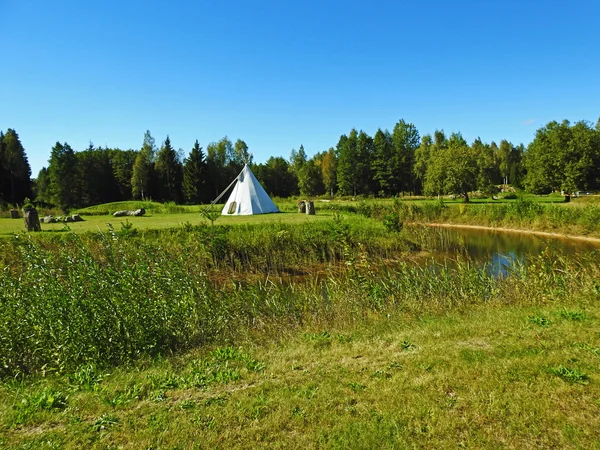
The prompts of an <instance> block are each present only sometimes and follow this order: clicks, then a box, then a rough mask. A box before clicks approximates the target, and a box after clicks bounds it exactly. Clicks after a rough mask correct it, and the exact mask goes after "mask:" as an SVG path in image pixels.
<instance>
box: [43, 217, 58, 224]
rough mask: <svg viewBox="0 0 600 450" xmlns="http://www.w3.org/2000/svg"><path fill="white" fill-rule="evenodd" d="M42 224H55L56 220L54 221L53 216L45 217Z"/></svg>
mask: <svg viewBox="0 0 600 450" xmlns="http://www.w3.org/2000/svg"><path fill="white" fill-rule="evenodd" d="M42 222H44V223H54V222H56V220H55V219H54V217H53V216H46V217H44V218H43V219H42Z"/></svg>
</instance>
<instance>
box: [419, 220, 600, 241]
mask: <svg viewBox="0 0 600 450" xmlns="http://www.w3.org/2000/svg"><path fill="white" fill-rule="evenodd" d="M410 225H423V226H427V227H439V228H462V229H470V230H486V231H499V232H502V233H520V234H532V235H535V236H544V237H550V238H555V239H573V240H579V241H585V242H590V243H595V244H600V238H598V237H594V236H582V235H574V234H563V233H553V232H550V231H537V230H528V229H523V228H506V227H490V226H485V225H467V224H459V223H433V222H429V223H427V222H412V223H410Z"/></svg>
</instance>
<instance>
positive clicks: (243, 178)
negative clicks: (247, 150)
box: [221, 164, 279, 216]
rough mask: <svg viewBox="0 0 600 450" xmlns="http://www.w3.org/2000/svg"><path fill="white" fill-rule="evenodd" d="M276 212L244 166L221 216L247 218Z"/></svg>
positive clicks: (252, 175)
mask: <svg viewBox="0 0 600 450" xmlns="http://www.w3.org/2000/svg"><path fill="white" fill-rule="evenodd" d="M276 212H279V210H278V209H277V206H275V203H273V200H271V198H270V197H269V195H268V194H267V193H266V191H265V190H264V189H263V187H262V186H261V185H260V183H259V182H258V180H257V179H256V177H255V176H254V174H253V173H252V171H251V170H250V167H248V165H247V164H246V165H245V166H244V168H243V169H242V171H241V172H240V174H239V175H238V177H237V183H236V184H235V187H234V188H233V192H231V195H230V196H229V199H228V200H227V202H226V203H225V206H224V207H223V210H222V211H221V215H224V216H247V215H251V214H267V213H276Z"/></svg>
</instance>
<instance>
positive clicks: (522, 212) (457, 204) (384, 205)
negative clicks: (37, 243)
mask: <svg viewBox="0 0 600 450" xmlns="http://www.w3.org/2000/svg"><path fill="white" fill-rule="evenodd" d="M599 203H600V202H598V201H596V197H595V196H585V197H582V198H578V199H574V200H573V201H572V202H571V203H564V202H563V198H562V196H560V195H549V196H533V195H530V194H519V197H518V198H517V199H499V200H492V199H490V198H485V199H476V198H475V199H473V200H472V201H471V203H469V204H464V203H462V201H461V200H460V199H455V200H451V199H448V198H444V199H443V201H440V200H437V199H427V198H424V197H419V198H413V197H405V198H403V199H402V200H400V199H384V200H377V199H367V200H340V199H337V200H332V201H324V200H316V201H315V208H316V212H317V214H316V216H306V215H303V214H298V213H297V204H296V201H295V200H293V199H277V204H278V207H279V209H280V211H282V212H281V213H280V214H267V215H262V216H238V217H231V216H229V217H228V216H219V217H218V219H217V220H216V222H215V225H236V224H263V223H273V222H283V223H310V222H311V221H319V220H322V219H323V218H331V217H332V216H333V214H334V213H336V212H338V213H342V214H346V215H348V214H349V215H354V214H356V213H358V214H359V215H362V216H365V217H368V218H375V219H377V220H378V221H384V222H388V223H394V221H393V220H391V219H392V215H396V216H398V219H399V220H400V222H407V223H410V222H414V221H416V222H448V223H455V224H470V225H484V226H491V227H507V228H521V229H531V230H539V231H553V232H563V233H568V234H575V235H576V234H581V235H591V236H600V206H599ZM142 207H143V208H145V209H146V215H145V216H144V217H129V218H127V219H125V218H123V217H113V216H112V213H113V212H115V211H117V210H122V209H137V208H142ZM205 208H206V207H205V206H201V205H200V206H199V205H175V204H172V203H166V204H162V203H157V202H150V201H145V202H142V201H129V202H118V203H110V204H104V205H97V206H92V207H89V208H84V209H81V210H78V211H73V212H79V213H81V214H82V217H83V218H84V220H85V222H78V223H70V224H68V225H67V224H62V223H61V224H42V230H43V233H42V234H44V233H52V234H54V233H64V232H65V231H69V230H72V231H74V232H77V233H84V232H90V231H97V230H98V229H104V227H105V226H106V223H107V222H108V223H111V224H112V225H113V226H115V228H117V227H118V226H120V224H121V223H125V220H128V221H130V222H131V223H132V224H133V226H134V227H135V228H136V229H138V230H159V229H165V228H170V227H174V226H179V225H182V224H187V223H189V224H191V225H198V224H201V223H208V220H207V219H206V218H204V217H202V216H201V214H200V212H201V211H202V210H204V209H205ZM221 208H222V205H215V206H214V208H213V210H214V211H220V209H221ZM107 213H108V214H107ZM45 214H46V212H45V211H40V217H42V216H43V215H45ZM23 231H24V226H23V221H22V219H20V220H15V219H9V218H7V217H0V237H7V236H12V235H14V234H15V233H21V232H23Z"/></svg>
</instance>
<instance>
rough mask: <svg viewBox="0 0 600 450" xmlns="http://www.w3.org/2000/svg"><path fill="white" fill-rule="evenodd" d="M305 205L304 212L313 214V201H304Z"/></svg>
mask: <svg viewBox="0 0 600 450" xmlns="http://www.w3.org/2000/svg"><path fill="white" fill-rule="evenodd" d="M305 205H306V214H308V215H309V216H314V215H315V202H308V201H307V202H305Z"/></svg>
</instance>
